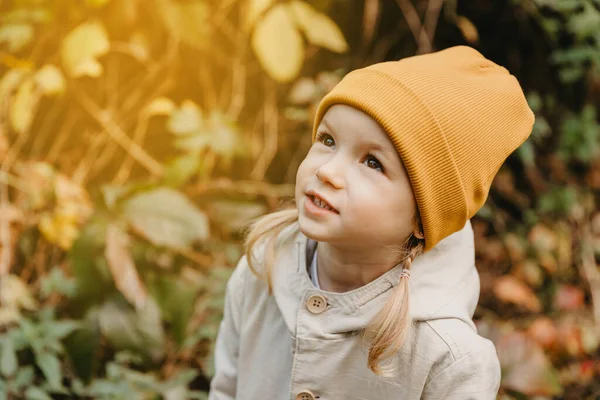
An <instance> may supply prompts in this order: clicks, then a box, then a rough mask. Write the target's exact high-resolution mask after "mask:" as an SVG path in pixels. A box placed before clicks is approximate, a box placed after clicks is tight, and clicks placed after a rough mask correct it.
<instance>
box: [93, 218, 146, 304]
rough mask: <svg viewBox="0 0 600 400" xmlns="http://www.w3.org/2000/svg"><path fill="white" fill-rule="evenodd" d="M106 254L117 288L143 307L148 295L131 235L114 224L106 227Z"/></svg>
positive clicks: (133, 302)
mask: <svg viewBox="0 0 600 400" xmlns="http://www.w3.org/2000/svg"><path fill="white" fill-rule="evenodd" d="M104 254H105V256H106V261H108V268H109V269H110V272H111V274H112V276H113V279H114V281H115V285H116V286H117V289H119V291H120V292H121V293H122V294H123V296H125V298H126V299H127V301H129V302H130V303H131V304H133V305H134V306H135V307H136V309H138V310H139V309H142V308H143V307H144V305H145V304H146V300H147V298H148V295H147V293H146V289H145V288H144V284H143V283H142V281H141V280H140V277H139V275H138V273H137V269H136V267H135V263H134V261H133V257H132V256H131V253H130V251H129V236H128V235H127V234H126V233H125V232H123V231H122V230H121V229H120V228H119V227H117V226H116V225H114V224H111V225H108V227H107V228H106V249H105V251H104Z"/></svg>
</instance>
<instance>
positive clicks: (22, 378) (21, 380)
mask: <svg viewBox="0 0 600 400" xmlns="http://www.w3.org/2000/svg"><path fill="white" fill-rule="evenodd" d="M34 379H35V370H34V369H33V366H31V365H27V366H25V367H21V368H19V371H18V372H17V376H16V377H15V380H14V385H15V387H17V388H18V389H22V388H25V387H29V386H30V385H31V384H32V383H33V380H34Z"/></svg>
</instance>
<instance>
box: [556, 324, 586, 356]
mask: <svg viewBox="0 0 600 400" xmlns="http://www.w3.org/2000/svg"><path fill="white" fill-rule="evenodd" d="M557 328H558V336H559V337H560V341H559V344H560V349H559V350H561V352H562V353H565V354H567V355H569V356H571V357H578V356H580V355H583V354H585V350H584V348H583V343H582V340H581V330H580V329H579V326H578V322H577V321H574V320H572V319H565V320H562V321H560V322H559V323H558V326H557Z"/></svg>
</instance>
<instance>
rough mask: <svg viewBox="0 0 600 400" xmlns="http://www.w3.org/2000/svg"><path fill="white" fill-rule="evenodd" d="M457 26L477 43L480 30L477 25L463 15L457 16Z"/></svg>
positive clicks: (471, 40) (465, 35)
mask: <svg viewBox="0 0 600 400" xmlns="http://www.w3.org/2000/svg"><path fill="white" fill-rule="evenodd" d="M456 26H458V29H460V31H461V32H462V35H463V36H464V38H465V39H466V40H467V42H469V43H471V44H476V43H477V42H478V41H479V32H478V31H477V28H476V27H475V25H474V24H473V23H472V22H471V21H470V20H469V19H468V18H467V17H463V16H462V15H460V16H458V18H456Z"/></svg>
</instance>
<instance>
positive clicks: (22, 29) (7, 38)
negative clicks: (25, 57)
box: [0, 23, 34, 53]
mask: <svg viewBox="0 0 600 400" xmlns="http://www.w3.org/2000/svg"><path fill="white" fill-rule="evenodd" d="M33 34H34V30H33V26H31V25H29V24H23V23H21V24H8V25H4V26H0V43H8V51H9V52H11V53H15V52H18V51H20V50H22V49H23V48H24V47H25V46H27V45H28V44H29V43H30V42H31V39H33Z"/></svg>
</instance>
